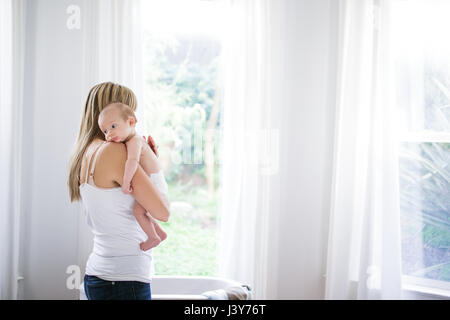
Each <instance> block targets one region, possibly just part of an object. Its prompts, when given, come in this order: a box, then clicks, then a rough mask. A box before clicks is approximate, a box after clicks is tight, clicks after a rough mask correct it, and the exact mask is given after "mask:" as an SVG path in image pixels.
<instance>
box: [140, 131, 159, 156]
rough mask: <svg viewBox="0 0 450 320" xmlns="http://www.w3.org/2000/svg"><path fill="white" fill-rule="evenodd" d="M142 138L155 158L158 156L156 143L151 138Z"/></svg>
mask: <svg viewBox="0 0 450 320" xmlns="http://www.w3.org/2000/svg"><path fill="white" fill-rule="evenodd" d="M142 138H144V140H145V141H146V142H147V143H148V145H149V146H150V148H151V149H152V150H153V152H154V153H155V155H156V156H158V149H157V147H156V143H155V141H154V140H153V138H152V136H150V135H149V136H148V137H147V138H145V136H142Z"/></svg>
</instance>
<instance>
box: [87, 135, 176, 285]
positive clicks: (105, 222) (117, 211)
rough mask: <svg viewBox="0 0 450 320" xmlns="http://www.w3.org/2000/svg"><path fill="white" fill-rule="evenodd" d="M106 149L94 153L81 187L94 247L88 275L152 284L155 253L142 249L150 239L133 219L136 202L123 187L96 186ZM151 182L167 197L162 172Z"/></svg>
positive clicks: (166, 188)
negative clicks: (98, 163)
mask: <svg viewBox="0 0 450 320" xmlns="http://www.w3.org/2000/svg"><path fill="white" fill-rule="evenodd" d="M104 145H105V144H104V143H103V144H102V145H100V146H99V147H98V148H97V150H96V151H95V157H94V161H93V163H92V168H91V170H90V171H89V164H90V159H88V167H87V169H86V179H85V180H84V181H85V182H84V183H83V184H82V185H80V195H81V203H82V207H83V209H84V210H83V212H84V214H85V217H86V222H87V224H88V225H89V227H90V228H91V230H92V233H93V234H94V246H93V249H92V253H91V254H90V256H89V258H88V261H87V263H86V274H87V275H91V276H97V277H99V278H101V279H104V280H109V281H140V282H146V283H150V281H151V278H152V276H153V274H154V269H153V261H152V250H151V249H150V250H148V251H145V252H144V251H142V250H141V249H140V247H139V244H140V243H141V242H143V241H145V240H146V239H147V235H146V234H145V233H144V231H143V230H142V228H141V227H140V225H139V223H138V222H137V221H136V218H135V217H134V215H133V208H134V204H135V199H134V198H133V196H131V195H129V194H125V193H123V192H122V188H121V187H116V188H99V187H97V186H95V183H94V178H93V177H94V170H95V164H96V161H97V156H98V154H99V153H100V150H101V149H102V148H103V146H104ZM88 174H89V175H88ZM89 179H90V180H89ZM150 180H151V181H152V183H153V184H154V185H155V187H156V188H157V189H158V190H159V191H160V192H162V193H164V194H166V195H167V191H168V186H167V183H166V180H165V179H164V174H163V171H162V170H160V171H159V172H157V173H153V174H151V175H150Z"/></svg>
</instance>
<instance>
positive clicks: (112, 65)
mask: <svg viewBox="0 0 450 320" xmlns="http://www.w3.org/2000/svg"><path fill="white" fill-rule="evenodd" d="M81 14H82V19H83V20H82V27H81V29H82V30H83V47H84V48H83V52H84V58H83V59H84V63H83V65H84V72H83V73H84V80H83V92H82V94H83V95H84V97H85V98H86V97H87V95H88V92H89V90H90V89H91V88H92V87H93V86H94V85H96V84H98V83H101V82H107V81H111V82H115V83H119V84H121V85H125V86H127V87H128V88H130V89H131V90H133V92H134V93H135V95H136V98H137V102H138V108H137V111H136V116H137V118H138V122H137V124H136V129H137V132H138V133H139V134H143V135H149V134H150V132H148V131H147V127H146V124H145V122H146V121H145V108H144V100H143V99H144V95H143V85H144V78H143V62H142V61H143V59H142V52H143V45H142V39H143V37H142V16H141V14H142V12H141V0H85V1H84V3H83V8H82V12H81ZM80 210H81V208H80ZM78 239H79V240H78V261H79V266H80V267H81V268H82V270H83V271H84V268H85V265H86V261H87V259H88V257H89V254H90V252H91V251H92V241H93V236H92V233H91V231H90V230H89V228H88V226H87V225H86V222H85V221H84V215H83V214H80V215H79V221H78Z"/></svg>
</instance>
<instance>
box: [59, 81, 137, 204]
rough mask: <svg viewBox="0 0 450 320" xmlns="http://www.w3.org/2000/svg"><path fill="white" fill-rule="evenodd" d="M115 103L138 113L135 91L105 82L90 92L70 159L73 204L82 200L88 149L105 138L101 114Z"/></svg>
mask: <svg viewBox="0 0 450 320" xmlns="http://www.w3.org/2000/svg"><path fill="white" fill-rule="evenodd" d="M114 102H118V103H123V104H126V105H127V106H128V107H129V108H130V109H131V110H132V111H136V108H137V101H136V96H135V94H134V93H133V91H131V90H130V89H129V88H127V87H125V86H122V85H119V84H116V83H112V82H104V83H100V84H97V85H96V86H94V87H93V88H92V89H91V90H90V91H89V94H88V97H87V100H86V105H85V107H84V112H83V115H82V118H81V125H80V131H79V133H78V137H77V141H76V143H75V149H74V151H73V153H72V156H71V157H70V168H69V178H68V180H67V185H68V187H69V194H70V201H71V202H73V201H78V200H80V190H79V186H80V170H81V163H82V160H83V155H84V153H85V151H86V149H87V147H88V146H89V145H90V144H91V142H92V141H94V139H101V140H104V138H105V136H104V135H103V133H102V132H101V130H100V128H99V126H98V117H99V115H100V112H101V111H102V110H103V109H104V108H105V107H106V106H108V105H110V104H111V103H114Z"/></svg>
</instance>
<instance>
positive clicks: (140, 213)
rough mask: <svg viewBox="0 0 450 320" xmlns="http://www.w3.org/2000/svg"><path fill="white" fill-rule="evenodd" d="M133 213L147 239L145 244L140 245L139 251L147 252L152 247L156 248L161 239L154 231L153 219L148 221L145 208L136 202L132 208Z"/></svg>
mask: <svg viewBox="0 0 450 320" xmlns="http://www.w3.org/2000/svg"><path fill="white" fill-rule="evenodd" d="M133 213H134V216H135V217H136V220H137V222H138V223H139V225H140V226H141V228H142V230H144V232H145V234H146V235H147V237H148V239H147V240H146V241H145V242H142V243H141V244H140V247H141V250H143V251H147V250H149V249H151V248H153V247H156V246H157V245H158V244H159V243H160V242H161V238H160V237H159V235H158V232H157V231H156V229H155V223H153V221H152V219H153V217H151V219H150V218H149V216H147V211H146V210H145V208H144V207H142V206H141V205H140V204H139V203H137V202H136V205H135V206H134V210H133Z"/></svg>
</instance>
